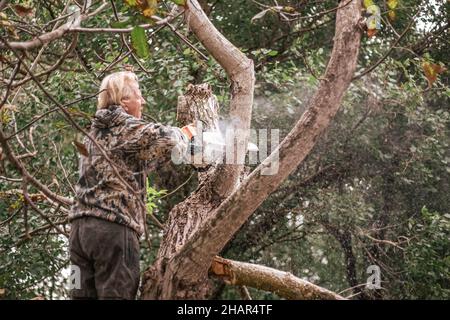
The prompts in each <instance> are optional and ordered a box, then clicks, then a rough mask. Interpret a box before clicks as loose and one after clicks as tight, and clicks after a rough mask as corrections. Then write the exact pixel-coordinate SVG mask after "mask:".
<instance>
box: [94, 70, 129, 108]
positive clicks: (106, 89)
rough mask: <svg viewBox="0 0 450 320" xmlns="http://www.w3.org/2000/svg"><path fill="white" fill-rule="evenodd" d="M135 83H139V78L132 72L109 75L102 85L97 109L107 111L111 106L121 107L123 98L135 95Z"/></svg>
mask: <svg viewBox="0 0 450 320" xmlns="http://www.w3.org/2000/svg"><path fill="white" fill-rule="evenodd" d="M133 83H136V84H137V83H138V79H137V76H136V75H135V74H134V73H133V72H130V71H120V72H115V73H111V74H110V75H107V76H106V77H105V78H104V79H103V81H102V84H101V85H100V91H101V92H100V94H99V95H98V102H97V109H105V108H107V107H108V106H110V105H120V101H121V100H122V99H123V98H126V97H129V96H130V95H131V94H132V93H133V89H134V88H133V87H132V84H133Z"/></svg>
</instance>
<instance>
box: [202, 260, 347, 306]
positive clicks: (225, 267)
mask: <svg viewBox="0 0 450 320" xmlns="http://www.w3.org/2000/svg"><path fill="white" fill-rule="evenodd" d="M210 273H211V274H212V275H214V276H217V277H219V278H221V279H223V280H224V281H225V282H226V283H227V284H230V285H235V286H249V287H252V288H256V289H261V290H265V291H270V292H274V293H276V294H278V295H279V296H280V297H282V298H285V299H290V300H313V299H323V300H343V299H345V298H344V297H342V296H340V295H338V294H336V293H334V292H332V291H329V290H327V289H324V288H321V287H319V286H316V285H315V284H312V283H310V282H308V281H305V280H302V279H299V278H297V277H296V276H294V275H293V274H291V273H289V272H283V271H279V270H276V269H272V268H268V267H265V266H261V265H256V264H251V263H245V262H238V261H232V260H228V259H223V258H220V257H215V258H214V260H213V263H212V265H211V269H210Z"/></svg>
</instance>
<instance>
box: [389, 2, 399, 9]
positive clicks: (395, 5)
mask: <svg viewBox="0 0 450 320" xmlns="http://www.w3.org/2000/svg"><path fill="white" fill-rule="evenodd" d="M387 5H388V7H389V9H391V10H394V9H395V8H397V5H398V0H387Z"/></svg>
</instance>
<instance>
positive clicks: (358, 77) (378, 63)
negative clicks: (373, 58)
mask: <svg viewBox="0 0 450 320" xmlns="http://www.w3.org/2000/svg"><path fill="white" fill-rule="evenodd" d="M419 7H420V5H419ZM419 13H420V9H419V10H417V12H416V13H415V14H414V16H413V17H412V18H411V21H410V22H409V23H408V25H407V26H406V28H405V30H403V32H402V34H401V35H400V37H398V38H397V39H396V40H395V41H394V43H393V44H392V45H391V47H390V48H389V50H388V51H387V52H386V53H385V54H384V55H383V56H382V57H381V58H380V59H379V60H378V61H377V62H375V63H374V64H373V65H372V66H370V67H368V68H367V69H366V70H364V71H363V72H361V73H360V74H357V75H356V76H354V77H353V79H352V81H354V80H358V79H360V78H362V77H364V76H365V75H366V74H368V73H370V72H372V71H373V70H374V69H375V68H377V67H378V66H379V65H380V64H381V63H382V62H383V61H384V60H386V58H387V57H389V55H390V54H391V52H392V51H393V50H394V48H396V47H397V45H398V44H399V42H400V41H401V40H402V39H403V38H404V37H405V35H406V34H407V33H408V31H409V30H411V27H412V25H413V23H414V21H415V18H416V16H417V15H418V14H419Z"/></svg>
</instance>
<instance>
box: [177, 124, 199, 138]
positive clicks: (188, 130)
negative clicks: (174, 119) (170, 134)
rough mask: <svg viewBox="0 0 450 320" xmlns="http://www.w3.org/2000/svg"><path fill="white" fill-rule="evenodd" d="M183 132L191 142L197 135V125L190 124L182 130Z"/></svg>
mask: <svg viewBox="0 0 450 320" xmlns="http://www.w3.org/2000/svg"><path fill="white" fill-rule="evenodd" d="M181 131H182V132H183V133H184V134H185V135H186V136H187V137H188V140H189V141H190V140H191V139H192V138H193V137H194V136H196V135H197V129H196V128H195V125H194V124H193V123H190V124H188V125H186V126H184V127H182V128H181Z"/></svg>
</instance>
